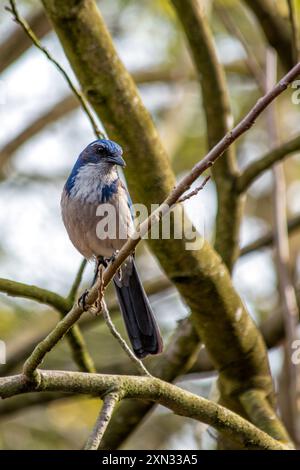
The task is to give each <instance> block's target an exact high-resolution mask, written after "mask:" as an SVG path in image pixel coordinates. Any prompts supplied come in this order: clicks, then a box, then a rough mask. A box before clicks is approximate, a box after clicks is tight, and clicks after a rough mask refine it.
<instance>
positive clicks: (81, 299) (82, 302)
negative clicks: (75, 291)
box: [77, 289, 89, 312]
mask: <svg viewBox="0 0 300 470" xmlns="http://www.w3.org/2000/svg"><path fill="white" fill-rule="evenodd" d="M88 295H89V290H88V289H85V291H84V293H83V294H82V295H81V296H80V297H79V299H78V301H77V304H78V307H80V308H82V310H83V311H84V312H86V311H87V310H88V309H89V306H88V305H87V303H86V298H87V296H88Z"/></svg>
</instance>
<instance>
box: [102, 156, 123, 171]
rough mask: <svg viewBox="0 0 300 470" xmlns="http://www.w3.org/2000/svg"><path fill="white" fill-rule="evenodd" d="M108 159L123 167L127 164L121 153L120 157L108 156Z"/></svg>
mask: <svg viewBox="0 0 300 470" xmlns="http://www.w3.org/2000/svg"><path fill="white" fill-rule="evenodd" d="M106 161H107V162H109V163H112V164H113V165H118V166H121V167H122V168H124V166H126V163H125V161H124V160H123V158H122V157H121V155H119V156H118V157H108V158H106Z"/></svg>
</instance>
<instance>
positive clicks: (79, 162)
mask: <svg viewBox="0 0 300 470" xmlns="http://www.w3.org/2000/svg"><path fill="white" fill-rule="evenodd" d="M83 165H84V162H83V161H82V160H81V159H80V156H79V158H78V160H77V162H76V163H75V165H74V166H73V169H72V171H71V173H70V175H69V178H68V179H67V181H66V184H65V190H66V192H67V194H68V196H69V195H70V192H71V191H72V188H73V186H74V184H75V179H76V176H77V174H78V172H79V170H80V168H81V167H82V166H83Z"/></svg>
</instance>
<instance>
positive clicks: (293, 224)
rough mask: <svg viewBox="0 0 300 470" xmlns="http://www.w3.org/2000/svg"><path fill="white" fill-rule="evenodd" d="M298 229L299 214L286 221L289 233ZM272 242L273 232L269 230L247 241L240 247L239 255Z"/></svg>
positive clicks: (299, 227) (251, 251)
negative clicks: (251, 240)
mask: <svg viewBox="0 0 300 470" xmlns="http://www.w3.org/2000/svg"><path fill="white" fill-rule="evenodd" d="M299 229H300V215H297V216H295V217H293V218H292V219H290V220H289V221H288V232H289V235H291V234H293V233H294V232H295V231H297V230H299ZM273 243H274V232H273V231H270V232H268V233H266V235H263V236H262V237H260V238H258V239H257V240H254V241H253V242H250V243H248V245H246V246H244V247H243V248H242V249H241V252H240V256H245V255H248V254H249V253H253V252H255V251H258V250H261V249H263V248H267V247H269V246H271V245H273Z"/></svg>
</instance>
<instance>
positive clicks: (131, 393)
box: [0, 371, 288, 450]
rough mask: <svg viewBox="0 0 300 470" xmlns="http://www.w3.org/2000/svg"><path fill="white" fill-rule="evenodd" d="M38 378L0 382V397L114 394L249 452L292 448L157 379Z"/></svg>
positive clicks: (62, 375) (66, 375)
mask: <svg viewBox="0 0 300 470" xmlns="http://www.w3.org/2000/svg"><path fill="white" fill-rule="evenodd" d="M38 374H39V378H40V380H39V384H38V385H36V384H32V383H31V382H28V381H27V380H26V379H25V378H24V376H23V375H17V376H11V377H6V378H0V397H1V398H8V397H11V396H14V395H17V394H20V393H27V392H30V391H40V392H47V391H52V392H58V391H63V392H73V393H74V391H76V393H78V394H88V395H94V396H101V395H103V394H106V393H109V392H110V391H111V390H114V391H115V393H117V394H118V393H120V394H121V397H122V399H125V398H135V399H139V400H140V399H141V400H150V401H154V402H155V403H159V404H161V405H163V406H165V407H167V408H169V409H170V410H172V411H174V412H175V413H176V414H179V415H180V416H186V417H189V418H192V419H195V420H198V421H201V422H203V423H206V424H208V425H210V426H213V427H214V428H215V429H217V430H218V431H221V432H223V433H225V434H226V435H228V436H230V437H231V438H233V439H235V440H236V441H238V442H240V443H241V444H242V445H243V446H244V447H246V448H247V449H269V450H271V449H272V450H284V449H287V448H288V447H287V446H285V445H284V444H282V443H281V442H279V441H276V440H275V439H273V438H272V437H270V436H269V435H268V434H266V433H265V432H263V431H261V430H260V429H258V428H257V427H255V426H254V425H253V424H251V423H250V422H248V421H246V420H245V419H244V418H242V417H241V416H239V415H237V414H235V413H233V412H232V411H229V410H227V409H226V408H224V407H222V406H220V405H218V404H216V403H214V402H211V401H209V400H206V399H205V398H202V397H199V396H197V395H194V394H193V393H190V392H187V391H185V390H182V389H181V388H179V387H176V386H175V385H172V384H169V383H167V382H164V381H162V380H160V379H157V378H153V377H151V378H149V377H135V376H117V375H100V374H88V375H87V374H84V373H80V372H61V371H56V372H54V371H39V372H38Z"/></svg>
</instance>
